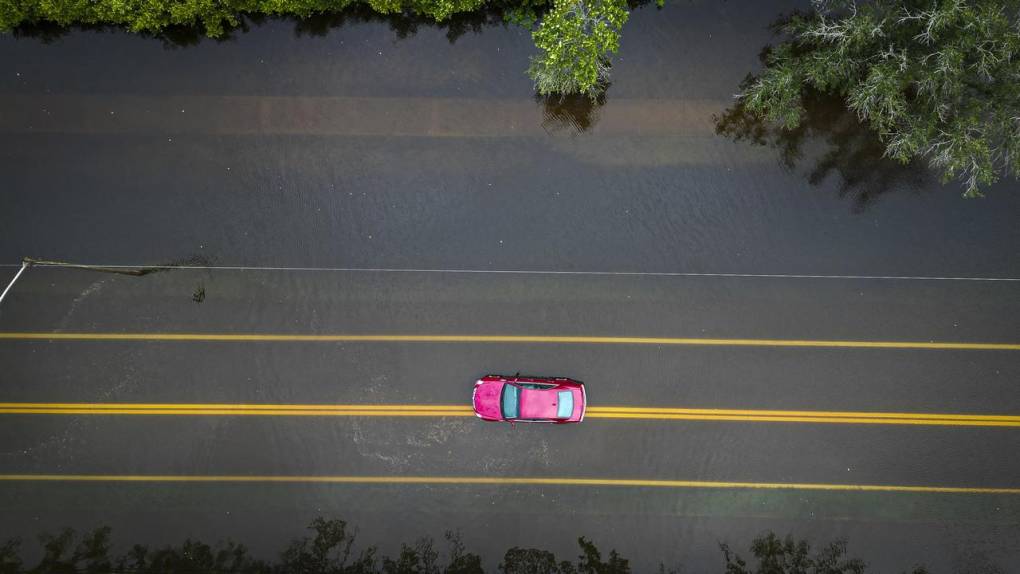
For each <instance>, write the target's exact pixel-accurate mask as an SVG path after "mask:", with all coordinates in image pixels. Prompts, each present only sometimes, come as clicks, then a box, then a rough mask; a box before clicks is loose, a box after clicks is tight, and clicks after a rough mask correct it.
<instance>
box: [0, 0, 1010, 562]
mask: <svg viewBox="0 0 1020 574" xmlns="http://www.w3.org/2000/svg"><path fill="white" fill-rule="evenodd" d="M800 5H801V3H782V2H772V3H768V2H759V3H753V4H747V5H744V4H740V5H738V4H736V3H722V2H682V3H677V4H669V5H667V6H666V7H665V8H664V9H662V10H657V9H655V8H654V7H653V6H649V5H646V6H643V7H640V8H638V9H636V10H635V11H634V12H633V14H632V16H631V21H630V22H629V23H628V24H627V27H626V28H625V30H624V38H623V42H622V48H621V51H620V54H619V57H618V58H617V59H616V61H615V65H614V68H613V78H614V84H613V85H612V86H611V88H610V90H609V94H608V97H607V99H606V101H605V103H604V104H600V105H595V106H585V105H582V104H581V103H578V102H565V103H559V102H548V101H536V100H535V98H534V97H533V95H532V91H531V86H530V83H529V81H528V79H527V77H526V76H525V75H524V70H525V68H526V67H527V62H528V57H529V55H530V54H531V50H532V49H533V47H532V44H531V40H530V38H529V36H528V33H527V32H526V31H523V30H520V29H517V28H514V27H504V26H502V25H500V24H491V23H490V24H485V25H480V26H479V28H478V30H477V31H475V30H471V29H468V30H467V31H464V32H463V33H461V34H460V35H458V30H459V28H452V29H451V28H436V27H433V26H428V25H420V26H418V27H417V28H416V29H408V28H406V27H404V28H399V29H397V30H394V29H392V28H391V26H390V24H388V23H386V22H381V21H360V20H359V19H357V18H351V19H349V20H348V21H346V22H342V23H336V22H334V23H333V25H331V26H325V25H324V24H322V22H321V21H317V22H315V23H306V24H302V25H299V24H297V23H295V22H294V21H286V20H284V21H268V22H265V23H261V24H252V25H251V26H250V29H249V30H247V31H244V32H237V33H236V34H235V35H234V37H233V38H231V39H230V40H227V41H223V42H213V41H207V40H206V41H199V42H197V43H194V44H193V45H175V44H172V43H163V42H161V41H160V40H154V39H146V38H138V37H135V36H131V35H128V34H124V33H120V32H115V31H103V32H95V31H73V32H69V33H67V34H66V35H64V36H61V37H58V38H56V39H52V41H48V42H46V41H44V39H45V38H41V37H36V36H31V35H29V36H20V37H12V36H4V37H0V171H2V173H3V174H4V179H3V181H4V183H3V187H2V189H0V263H4V264H8V265H10V266H8V267H2V268H0V272H2V273H3V275H4V279H3V280H2V283H4V285H6V281H7V280H8V276H13V275H14V273H15V272H16V270H17V267H16V265H17V264H18V263H19V261H20V259H21V258H22V257H25V256H30V257H41V258H47V259H57V260H64V261H73V262H82V263H96V264H106V265H117V264H121V265H159V264H186V265H194V266H199V267H204V266H251V267H286V268H297V267H316V268H319V267H325V268H371V269H390V270H408V269H416V270H422V269H429V270H434V271H431V272H409V271H373V272H357V271H310V270H301V271H298V270H289V271H288V270H276V271H268V270H240V269H232V270H227V269H206V268H202V269H189V270H172V271H164V272H154V273H150V274H147V275H145V276H142V277H129V276H123V275H113V274H109V273H97V272H90V271H83V270H71V269H57V268H47V267H33V268H30V269H29V270H28V271H27V272H26V273H25V274H24V276H23V277H22V278H21V279H20V280H19V282H18V283H17V284H16V285H15V287H14V288H13V289H12V291H11V293H10V294H9V296H8V298H7V299H5V300H4V302H3V306H2V307H0V333H5V334H9V335H10V336H9V337H8V338H5V339H0V367H2V373H3V374H2V375H0V402H6V403H79V402H80V403H90V404H107V403H173V404H208V403H225V404H234V405H238V404H426V405H430V404H431V405H455V404H461V405H463V404H466V403H465V401H466V394H465V393H466V392H468V391H467V390H466V389H469V388H470V384H471V382H472V381H473V380H474V378H475V377H477V376H479V375H482V374H485V373H487V372H506V373H513V372H516V371H525V372H528V373H533V374H551V375H566V376H572V377H576V378H578V379H581V380H584V381H586V383H587V384H588V385H589V389H590V391H591V393H592V395H591V396H592V399H591V400H592V405H593V407H596V406H631V407H649V406H657V407H671V408H690V409H740V410H753V411H761V410H793V411H812V412H814V411H826V412H836V411H863V412H871V413H921V414H924V413H943V414H945V413H951V414H958V415H1001V416H1015V415H1020V392H1017V390H1016V381H1017V380H1020V361H1018V358H1017V357H1018V356H1020V355H1018V353H1020V351H1016V350H991V349H967V348H962V347H961V348H945V349H933V348H923V347H922V346H918V347H916V348H894V349H890V348H874V349H863V348H852V347H848V346H844V347H840V346H838V345H828V346H824V345H823V346H821V347H820V348H806V347H794V346H790V345H785V346H784V345H783V344H778V345H765V344H760V345H751V346H739V345H735V344H732V341H735V340H741V341H747V340H752V341H759V342H761V341H779V342H780V343H781V342H782V341H807V342H811V341H814V342H818V341H829V342H833V341H835V342H840V341H842V342H861V341H870V342H879V343H881V342H886V343H889V342H893V343H896V342H899V343H903V342H914V343H917V344H918V345H920V344H922V343H931V342H943V343H959V344H964V345H966V344H1006V345H1014V346H1015V345H1016V344H1018V343H1020V324H1018V322H1017V319H1016V318H1017V317H1018V316H1020V308H1018V305H1020V282H1017V281H985V280H972V279H997V278H998V279H1003V278H1005V279H1010V278H1017V277H1020V226H1017V225H1016V219H1017V215H1018V214H1020V195H1018V194H1017V193H1016V187H1017V184H1016V182H1015V181H1005V182H1002V183H1000V184H998V185H996V186H992V187H990V188H989V189H987V190H986V192H987V197H986V198H985V199H982V200H971V201H965V200H962V199H960V197H959V195H960V193H961V189H960V188H958V187H957V186H956V185H955V184H953V183H950V184H947V185H941V184H939V183H938V181H937V178H936V177H934V176H933V175H931V174H929V173H927V172H926V171H925V170H923V169H922V168H920V167H917V166H910V167H901V166H898V165H895V164H891V163H889V162H885V161H883V160H881V159H880V157H878V155H880V154H877V152H876V151H875V149H874V148H873V146H869V145H868V144H867V143H866V142H867V138H862V137H856V135H858V134H859V131H854V129H853V127H852V126H850V127H849V128H848V123H847V118H846V117H845V116H838V115H835V114H834V115H833V116H832V121H831V125H829V124H827V123H826V122H824V121H820V122H818V123H817V124H815V125H814V126H813V128H812V130H813V131H812V133H811V137H810V138H808V139H807V140H805V141H804V142H802V143H801V144H800V145H799V147H797V149H796V152H797V153H795V154H793V161H792V162H789V163H784V161H783V160H784V158H783V156H782V152H781V150H780V149H777V148H776V147H775V146H770V145H755V144H752V143H748V142H746V141H735V138H734V136H733V134H732V133H730V132H727V131H726V130H725V129H721V130H720V125H719V124H720V118H721V117H722V114H724V113H725V111H726V109H727V108H728V106H730V104H731V103H732V95H733V93H734V92H736V91H737V89H738V85H739V82H740V80H741V79H742V78H743V77H744V75H745V74H746V73H748V72H752V71H754V70H755V69H756V66H757V56H758V52H759V50H760V49H761V48H762V47H763V46H765V45H766V44H767V43H768V42H769V41H770V34H769V32H768V30H767V25H768V24H769V23H770V22H771V21H772V20H774V19H775V18H776V17H778V16H780V15H781V14H783V13H785V12H788V11H789V10H790V9H791V8H793V7H798V6H800ZM322 26H325V27H322ZM451 30H452V31H451ZM451 36H453V37H454V41H452V42H451V40H450V37H451ZM825 117H828V116H825V115H824V114H822V118H823V119H824V118H825ZM724 127H725V126H724ZM717 131H722V132H723V133H722V134H720V133H717ZM457 270H460V271H465V270H466V271H486V270H499V271H508V270H510V271H540V272H546V271H548V272H552V273H548V274H544V273H538V274H528V273H493V274H489V273H463V272H451V271H457ZM559 272H605V273H606V274H594V275H587V274H577V275H569V274H560V273H559ZM614 273H635V274H634V275H613V274H614ZM656 273H681V274H683V273H687V274H691V273H709V274H712V273H716V274H719V273H721V274H744V275H770V277H750V276H741V277H722V276H708V277H697V276H690V275H684V276H661V275H654V274H656ZM642 274H653V275H642ZM779 275H836V276H841V277H840V278H832V277H830V278H820V277H812V278H808V277H779ZM848 276H858V277H848ZM859 276H869V277H874V276H895V277H901V278H902V277H918V276H920V277H938V278H949V279H937V280H935V279H933V280H928V279H874V278H862V277H859ZM953 278H962V279H966V280H957V279H953ZM40 333H41V334H44V335H45V334H46V333H64V334H68V333H82V334H86V335H87V334H103V333H105V334H116V333H136V334H149V335H152V336H153V338H152V339H151V340H145V341H115V340H114V341H99V340H88V339H87V338H82V339H79V340H61V341H47V340H45V339H43V340H40V339H30V338H26V337H20V338H19V334H40ZM167 333H191V334H195V335H198V336H201V335H202V334H216V333H219V334H224V333H225V334H235V335H244V334H297V335H335V334H344V333H347V334H369V335H423V336H443V335H464V336H485V335H490V336H491V335H505V336H542V337H557V336H575V337H587V338H597V337H603V338H621V337H631V338H635V337H637V338H684V339H713V340H724V341H730V343H725V342H724V343H723V344H719V345H711V346H710V345H704V344H700V343H698V344H684V345H673V344H640V345H636V344H602V343H599V344H591V343H576V344H561V343H551V342H548V341H546V342H535V343H529V344H519V343H513V344H504V343H477V342H466V341H460V342H439V341H432V342H428V341H424V342H423V341H419V342H414V343H402V342H396V341H380V342H370V343H368V342H337V341H333V342H311V343H307V342H285V341H275V342H272V341H270V342H260V343H254V344H253V343H250V342H238V341H210V340H200V339H197V340H192V341H186V342H182V341H165V340H159V335H160V334H167ZM522 427H523V428H522ZM0 437H2V438H0V475H4V476H13V475H22V474H35V475H40V474H43V475H65V476H74V475H83V474H91V475H104V476H127V475H149V476H153V475H190V476H224V475H229V476H346V477H349V476H382V477H394V478H399V477H408V476H412V477H414V476H418V477H420V476H425V477H429V476H433V477H434V476H451V475H456V476H466V477H510V478H513V477H531V478H535V477H538V478H542V477H567V478H571V477H573V478H578V477H581V478H585V477H587V478H598V479H613V480H616V479H639V480H673V481H693V482H697V483H699V484H702V485H703V483H713V484H716V486H714V487H711V488H708V487H704V488H703V487H701V486H699V487H696V488H686V487H685V488H674V487H670V488H659V487H654V488H653V487H647V486H643V487H642V486H635V487H620V486H604V485H603V486H589V487H577V486H562V485H561V486H554V485H545V486H529V487H525V486H521V485H513V484H509V485H502V486H493V485H470V484H459V485H450V484H446V485H443V484H429V483H424V484H418V485H408V484H390V485H387V484H315V483H308V484H258V483H256V484H233V483H229V482H224V483H215V484H165V483H159V482H154V483H137V484H124V483H118V482H97V483H69V482H41V481H6V480H5V481H3V482H0V507H2V508H4V509H5V511H6V512H5V516H6V518H5V519H4V520H2V521H0V539H3V538H6V537H8V536H13V535H18V536H21V537H22V538H25V539H31V538H32V537H34V536H35V535H36V534H37V533H38V532H41V531H43V530H51V531H52V530H56V529H57V528H59V527H62V526H65V525H70V526H74V527H77V528H89V527H93V526H97V525H100V524H109V525H111V526H113V527H114V537H115V540H118V541H119V542H122V543H125V544H126V543H133V542H136V540H130V541H128V540H126V539H124V538H123V537H124V536H128V535H133V536H135V537H136V538H138V539H139V540H138V541H145V542H149V543H152V544H163V543H167V542H179V541H180V540H181V539H183V538H184V537H186V536H196V537H199V538H202V539H205V540H209V541H213V540H216V539H221V538H226V537H231V538H234V539H236V540H238V541H241V542H244V543H247V544H249V545H251V546H252V547H253V548H254V549H255V551H256V553H263V552H265V553H270V554H271V552H274V551H276V549H278V548H282V546H283V545H284V544H285V542H286V541H287V540H289V539H290V538H293V537H296V536H299V535H300V534H301V529H302V528H303V527H304V526H305V525H306V524H307V523H308V522H309V521H310V520H311V518H314V517H315V516H318V515H325V516H338V517H342V518H345V519H348V520H350V521H351V522H352V523H353V524H356V525H358V526H359V528H361V531H362V536H363V539H364V540H365V542H366V543H375V544H379V545H380V546H381V547H382V549H383V551H385V552H388V553H391V554H392V553H395V552H396V551H397V550H398V544H399V542H401V541H411V540H413V539H414V538H416V537H418V536H421V535H426V534H427V535H431V536H434V537H436V538H439V537H441V536H442V532H443V531H444V530H446V529H460V530H462V531H463V532H464V534H465V536H464V539H465V542H466V543H467V544H468V548H469V550H472V551H476V552H479V553H481V554H482V555H483V557H485V560H486V564H487V566H488V567H489V568H492V569H494V568H495V565H496V564H497V563H498V560H499V559H500V558H501V553H502V552H503V551H505V550H506V549H507V548H509V547H510V546H513V545H521V546H535V547H539V548H547V549H550V550H554V551H556V552H557V554H558V555H561V556H563V557H571V556H572V555H573V553H575V552H576V547H575V546H574V540H575V539H576V537H577V536H581V535H584V536H588V537H590V538H594V539H595V540H596V542H598V543H599V545H600V546H601V547H603V549H604V550H606V551H608V549H609V548H610V547H614V546H615V547H616V548H617V549H619V550H620V551H621V553H622V554H623V555H624V556H626V557H628V558H630V559H631V561H632V564H633V565H634V566H635V569H636V570H635V571H647V570H648V569H650V568H653V567H655V566H657V565H658V563H659V562H660V561H664V562H666V563H667V564H672V563H682V564H684V565H685V567H686V568H688V570H689V571H692V572H695V571H705V570H709V569H715V570H718V569H720V568H721V566H720V564H721V557H720V553H719V551H718V548H717V543H718V542H719V541H721V540H725V541H728V542H730V543H731V544H732V545H733V546H734V547H736V548H741V549H743V548H746V545H747V543H748V541H749V540H750V538H751V537H753V536H754V535H755V534H757V533H759V532H761V531H763V530H765V529H773V530H775V531H777V532H779V533H782V534H785V533H787V532H789V533H792V534H794V535H795V536H801V537H809V536H810V537H812V538H813V539H814V540H815V541H816V542H818V543H822V542H825V541H827V540H829V539H833V538H837V537H846V538H848V539H849V541H850V544H851V552H852V553H853V554H858V555H861V556H862V557H864V558H865V559H867V560H868V561H869V562H871V563H872V564H873V565H874V566H875V568H876V569H887V570H890V571H900V570H904V569H907V568H908V567H910V566H912V565H913V564H914V563H917V562H924V563H927V564H928V565H929V566H933V567H934V568H933V571H934V572H943V571H944V572H949V571H958V570H960V569H962V568H964V567H966V566H969V565H973V564H987V565H990V567H999V568H1000V569H1004V570H1002V571H1008V565H1009V564H1013V563H1015V561H1016V560H1018V559H1020V546H1018V543H1017V541H1018V540H1020V495H1016V494H1003V493H991V492H985V491H982V490H981V489H986V490H987V489H1016V488H1020V482H1017V480H1016V477H1017V476H1020V468H1017V463H1016V461H1015V456H1013V453H1015V452H1016V451H1017V450H1018V449H1020V434H1018V429H1016V428H1012V427H1002V428H996V427H964V426H959V427H958V426H935V425H930V424H921V425H887V424H877V425H876V424H828V423H824V424H818V423H805V422H787V423H779V422H747V421H698V420H634V421H630V420H599V419H596V418H592V419H590V420H586V421H585V422H584V423H583V424H582V425H578V426H576V427H569V428H544V427H543V428H533V427H526V426H523V425H522V426H521V427H518V428H517V429H515V430H511V429H508V428H502V427H499V426H496V425H484V424H482V423H480V422H478V421H475V420H474V419H473V418H472V417H470V416H468V417H425V418H420V419H407V418H396V417H393V418H387V417H363V418H359V417H285V416H281V417H232V416H146V415H139V416H126V415H125V416H121V415H109V416H108V415H91V414H77V415H71V414H67V415H64V414H37V415H29V414H10V413H4V414H0ZM731 482H738V483H742V484H743V483H754V484H766V483H767V484H782V485H797V484H801V485H803V484H816V485H817V484H820V485H858V486H859V485H880V486H881V485H885V486H914V487H923V488H929V487H931V488H959V489H977V491H975V492H972V493H968V494H950V493H946V492H894V491H877V492H845V491H833V490H805V489H798V488H794V487H789V486H786V487H784V488H783V489H779V490H760V489H755V488H743V487H741V488H729V487H720V486H718V483H731ZM118 533H119V534H118ZM878 571H884V570H878ZM993 571H994V570H993Z"/></svg>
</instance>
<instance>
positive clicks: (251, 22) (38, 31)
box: [13, 4, 538, 49]
mask: <svg viewBox="0 0 1020 574" xmlns="http://www.w3.org/2000/svg"><path fill="white" fill-rule="evenodd" d="M535 9H538V8H537V7H536V8H535ZM514 21H520V22H521V23H522V24H527V19H526V18H521V17H520V16H517V15H515V14H512V13H511V12H509V11H508V9H507V7H505V6H497V5H491V6H487V7H486V8H485V9H483V10H478V11H475V12H461V13H457V14H453V15H452V16H451V17H450V18H447V19H446V20H443V21H442V22H436V21H435V20H433V19H431V18H426V17H423V16H418V15H416V14H413V13H410V12H400V13H394V14H380V13H378V12H375V11H373V10H372V9H371V8H369V7H368V6H366V5H363V4H356V5H354V6H351V7H349V8H346V9H344V10H342V11H340V12H332V13H323V14H313V15H311V16H308V17H300V16H287V15H273V16H266V15H262V14H251V13H248V14H244V15H240V16H238V18H237V24H236V25H235V26H229V27H227V28H226V29H225V34H224V35H223V36H221V37H219V38H210V37H208V36H206V35H205V33H204V32H203V31H202V29H201V27H199V26H170V27H168V28H166V29H164V30H163V31H162V32H160V33H158V34H149V33H145V32H141V33H138V35H140V36H142V37H150V38H155V39H158V40H159V41H161V42H162V43H163V46H164V47H166V48H169V49H173V48H186V47H191V46H197V45H198V44H200V43H201V42H203V41H206V42H218V43H219V42H229V41H232V40H234V39H236V38H237V36H238V35H239V34H245V33H247V32H249V31H251V30H252V29H254V28H258V27H260V26H264V25H266V24H267V23H270V22H291V23H293V25H294V35H295V36H297V37H304V36H325V35H327V34H329V33H330V32H332V31H335V30H336V29H338V28H343V27H345V26H355V25H363V24H386V25H387V26H388V27H389V29H390V30H391V31H392V32H393V33H394V34H395V35H396V37H397V38H399V39H406V38H409V37H411V36H414V35H415V34H417V33H418V31H419V30H420V29H422V28H435V29H439V30H444V31H445V35H446V38H447V40H449V41H450V43H451V44H452V43H454V42H456V41H457V40H458V39H459V38H461V37H462V36H464V35H465V34H468V33H472V34H479V33H481V32H482V30H484V29H485V28H488V27H495V26H509V25H513V24H512V22H514ZM78 30H82V31H91V32H110V33H117V32H121V31H122V28H121V27H119V26H114V25H73V26H61V25H59V24H56V23H54V22H38V23H33V24H27V25H23V26H19V27H17V28H15V29H14V30H13V35H14V37H16V38H31V39H35V40H39V41H41V42H42V43H44V44H51V43H53V42H55V41H56V40H58V39H60V38H62V37H64V36H67V35H68V34H70V33H72V32H74V31H78Z"/></svg>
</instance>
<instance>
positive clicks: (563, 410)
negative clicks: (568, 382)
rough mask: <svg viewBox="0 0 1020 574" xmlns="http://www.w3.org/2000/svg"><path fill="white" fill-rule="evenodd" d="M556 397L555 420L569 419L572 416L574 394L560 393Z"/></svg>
mask: <svg viewBox="0 0 1020 574" xmlns="http://www.w3.org/2000/svg"><path fill="white" fill-rule="evenodd" d="M556 395H557V400H556V402H557V406H556V418H558V419H569V418H570V415H572V414H574V393H572V392H570V391H560V392H558V393H556Z"/></svg>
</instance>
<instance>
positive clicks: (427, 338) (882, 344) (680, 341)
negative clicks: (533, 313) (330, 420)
mask: <svg viewBox="0 0 1020 574" xmlns="http://www.w3.org/2000/svg"><path fill="white" fill-rule="evenodd" d="M5 339H6V340H15V341H161V342H171V341H192V342H279V343H286V342H290V343H312V342H318V343H359V342H363V343H369V342H388V343H507V344H509V343H546V344H586V345H673V346H682V345H693V346H716V347H815V348H834V349H941V350H971V351H1020V343H962V342H941V341H846V340H803V339H715V338H691V337H581V336H578V337H575V336H559V335H429V334H423V335H358V334H324V335H302V334H273V333H50V332H0V340H5Z"/></svg>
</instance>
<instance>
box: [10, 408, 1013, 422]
mask: <svg viewBox="0 0 1020 574" xmlns="http://www.w3.org/2000/svg"><path fill="white" fill-rule="evenodd" d="M0 414H23V415H32V414H35V415H184V416H305V417H471V416H473V415H474V412H473V410H472V408H471V407H470V406H466V405H414V404H404V405H364V404H361V405H358V404H353V405H325V404H320V405H298V404H293V405H287V404H279V405H270V404H201V403H0ZM585 416H586V418H589V419H630V420H682V421H739V422H785V423H820V424H878V425H933V426H969V427H1020V416H1015V415H978V414H942V413H938V414H933V413H889V412H867V411H790V410H760V409H759V410H754V409H693V408H665V407H664V408H656V407H624V406H618V407H599V406H595V407H589V408H588V409H587V412H586V414H585Z"/></svg>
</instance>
